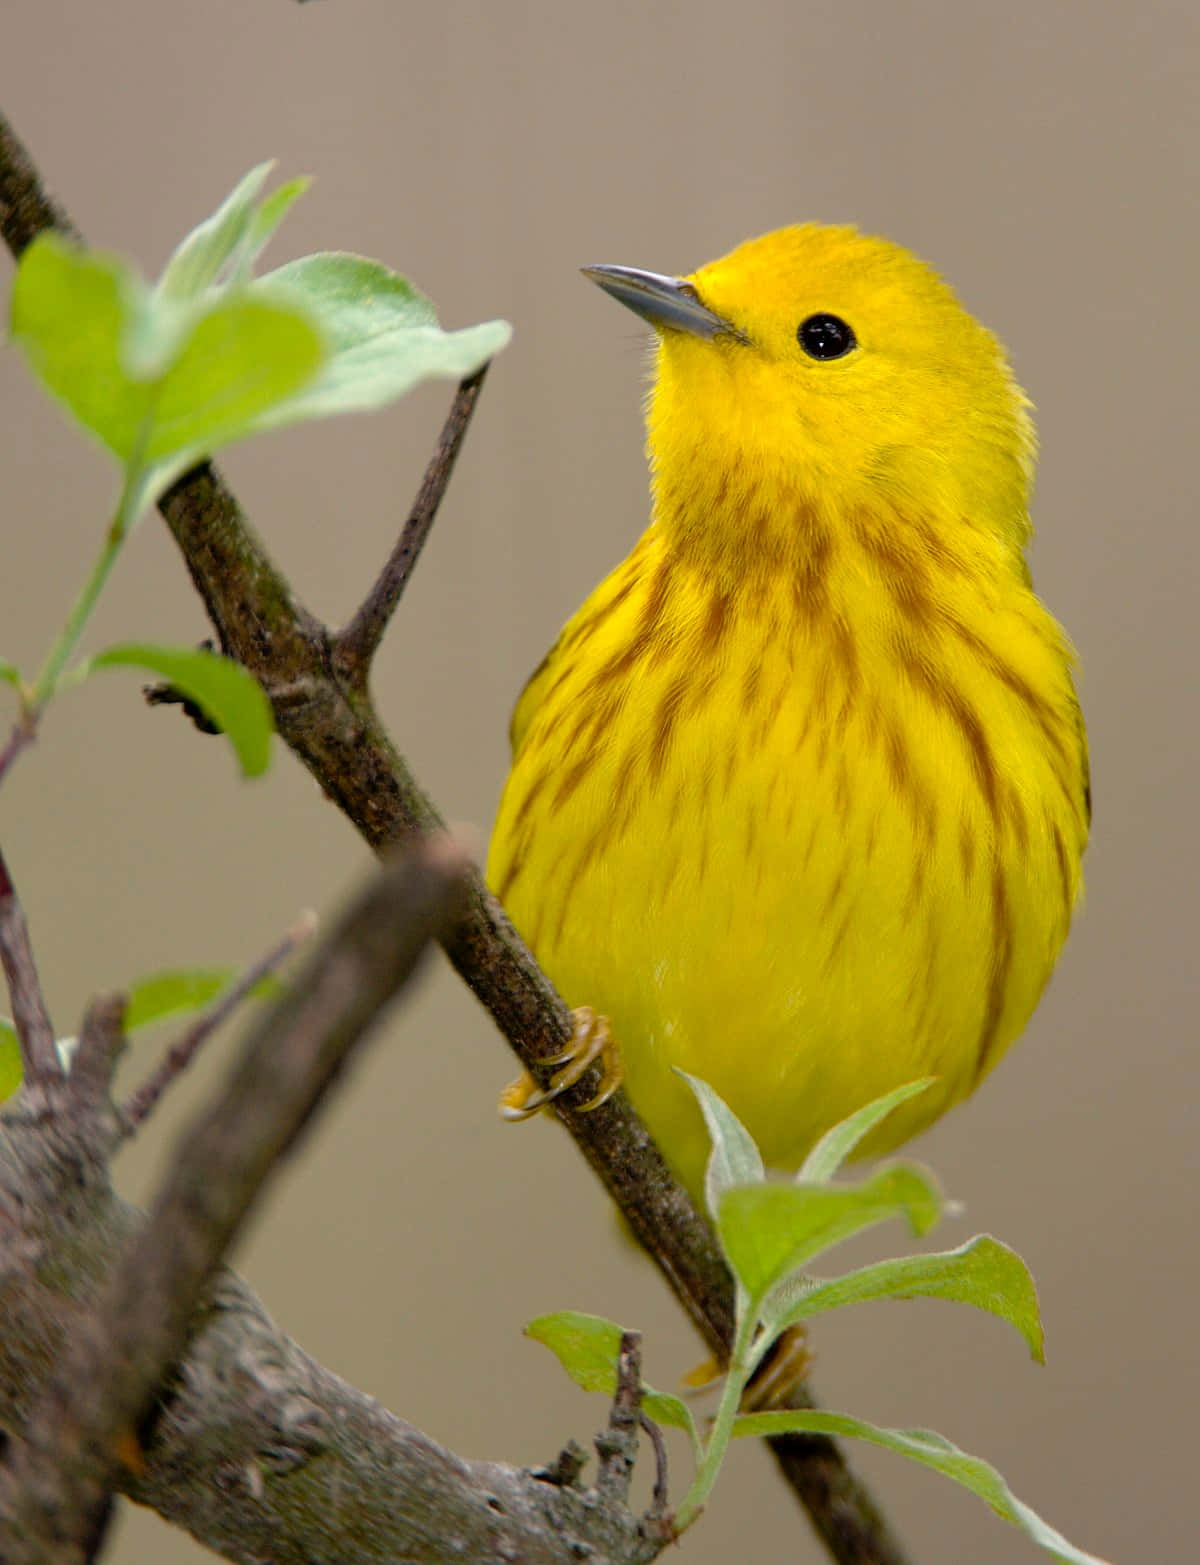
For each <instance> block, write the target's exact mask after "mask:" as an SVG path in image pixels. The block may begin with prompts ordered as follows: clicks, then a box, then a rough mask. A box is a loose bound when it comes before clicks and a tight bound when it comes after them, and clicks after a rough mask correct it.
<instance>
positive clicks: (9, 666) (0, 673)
mask: <svg viewBox="0 0 1200 1565" xmlns="http://www.w3.org/2000/svg"><path fill="white" fill-rule="evenodd" d="M0 679H2V680H4V682H5V683H6V684H9V685H15V686H16V688H17V689H18V690H19V689H20V688H21V670H20V669H19V668H18V667H17V665H16V664H15V663H10V662H9V661H8V659H7V658H0Z"/></svg>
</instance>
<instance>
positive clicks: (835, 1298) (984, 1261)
mask: <svg viewBox="0 0 1200 1565" xmlns="http://www.w3.org/2000/svg"><path fill="white" fill-rule="evenodd" d="M872 1299H948V1300H950V1301H951V1302H952V1303H956V1304H970V1305H973V1306H974V1307H975V1308H976V1309H980V1310H987V1311H988V1312H989V1313H990V1314H992V1315H998V1316H1000V1318H1001V1319H1002V1320H1006V1321H1008V1323H1009V1324H1010V1325H1011V1326H1014V1327H1015V1328H1016V1330H1017V1331H1019V1332H1020V1334H1021V1336H1022V1337H1024V1339H1025V1341H1026V1342H1027V1343H1028V1345H1029V1351H1030V1353H1031V1354H1032V1355H1033V1357H1034V1358H1035V1359H1036V1360H1037V1361H1038V1363H1039V1364H1040V1363H1042V1362H1043V1360H1044V1356H1045V1355H1044V1334H1043V1330H1042V1320H1041V1313H1040V1311H1039V1310H1038V1299H1037V1289H1036V1288H1035V1286H1034V1282H1033V1278H1032V1276H1031V1275H1030V1273H1029V1268H1028V1267H1027V1266H1026V1265H1025V1262H1024V1261H1023V1260H1022V1259H1021V1257H1020V1256H1019V1255H1018V1254H1017V1253H1016V1251H1015V1250H1010V1249H1009V1247H1008V1246H1007V1245H1006V1244H1001V1243H1000V1241H999V1240H998V1239H993V1238H992V1237H991V1236H990V1235H989V1234H980V1235H978V1236H977V1237H976V1238H974V1239H971V1240H968V1242H967V1243H966V1244H964V1245H960V1246H959V1248H958V1249H956V1250H946V1251H943V1252H941V1253H939V1254H937V1255H911V1256H902V1257H900V1258H899V1259H896V1260H889V1261H880V1262H878V1263H877V1264H876V1265H874V1266H864V1267H862V1268H861V1269H860V1270H858V1271H854V1272H848V1273H847V1274H846V1276H844V1277H835V1278H832V1279H830V1280H829V1281H827V1282H821V1281H815V1280H813V1279H811V1278H805V1279H802V1280H801V1281H800V1282H799V1284H798V1286H796V1287H794V1288H793V1287H792V1284H791V1281H790V1280H785V1281H784V1282H783V1283H782V1284H780V1287H779V1289H778V1290H776V1291H775V1292H773V1293H772V1294H771V1296H770V1298H769V1299H768V1300H767V1302H766V1304H765V1305H764V1307H763V1314H764V1317H766V1318H767V1319H768V1321H769V1327H770V1329H771V1330H772V1331H773V1332H779V1331H784V1330H786V1328H787V1327H788V1326H795V1325H798V1324H799V1322H800V1321H803V1320H809V1319H811V1318H812V1317H813V1316H814V1315H823V1314H825V1313H826V1312H827V1311H829V1310H835V1309H840V1308H841V1307H842V1306H843V1305H846V1304H865V1303H867V1302H868V1301H870V1300H872Z"/></svg>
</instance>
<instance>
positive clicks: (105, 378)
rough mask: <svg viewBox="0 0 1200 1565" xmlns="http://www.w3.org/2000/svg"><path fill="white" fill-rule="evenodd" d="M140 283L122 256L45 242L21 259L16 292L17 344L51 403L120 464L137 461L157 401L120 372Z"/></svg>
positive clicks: (55, 239)
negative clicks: (59, 405)
mask: <svg viewBox="0 0 1200 1565" xmlns="http://www.w3.org/2000/svg"><path fill="white" fill-rule="evenodd" d="M146 300H147V289H146V285H145V283H144V282H143V281H142V279H141V277H139V276H138V274H137V273H136V271H134V269H133V268H132V267H131V266H129V265H127V264H126V262H125V261H123V260H122V259H121V258H120V257H119V256H116V255H109V254H106V253H105V252H104V251H100V250H92V251H83V250H80V249H79V248H78V246H76V245H73V244H72V243H71V242H70V241H69V240H67V239H64V238H63V237H62V236H61V235H59V234H54V233H44V234H40V235H39V236H38V237H37V238H36V239H35V240H34V241H33V243H32V244H31V245H30V246H29V247H28V249H27V250H26V251H25V254H24V255H23V256H22V257H21V264H20V266H19V267H18V268H17V276H16V281H15V282H14V284H13V292H12V316H11V327H12V336H13V340H14V342H16V343H17V345H18V346H19V347H20V348H21V349H22V350H23V351H24V353H25V355H26V357H27V358H28V359H29V362H30V365H31V367H32V368H33V370H34V372H35V374H36V375H37V376H38V378H39V379H40V380H41V381H42V383H43V385H44V386H45V387H46V389H47V390H48V391H49V392H50V393H51V395H52V396H54V397H56V398H58V400H59V401H60V402H62V403H63V404H64V406H65V407H66V408H67V409H68V410H69V411H70V412H71V413H72V414H73V415H74V417H75V418H76V419H78V421H79V422H80V423H81V424H82V425H83V426H84V427H85V428H86V429H89V430H90V431H91V432H92V434H94V435H95V436H96V437H97V438H98V439H99V440H101V441H102V442H103V443H104V444H105V445H106V446H107V447H108V448H109V450H110V451H111V452H112V453H113V455H114V456H115V457H116V458H117V460H118V461H119V462H121V463H122V464H124V463H127V462H128V461H129V460H130V459H131V457H132V456H133V453H134V450H135V448H136V446H137V442H138V437H139V435H140V433H141V431H142V430H143V428H144V427H145V425H146V422H147V419H148V418H149V414H150V404H151V400H152V396H153V392H152V388H151V387H150V386H149V385H145V384H137V383H134V382H131V381H130V380H129V378H128V376H127V375H126V374H125V372H124V370H123V368H122V364H121V338H122V334H123V332H124V329H125V325H126V323H127V321H129V320H130V319H132V318H133V316H134V315H136V314H139V313H141V312H142V311H143V310H144V309H145V308H146V307H147V303H146Z"/></svg>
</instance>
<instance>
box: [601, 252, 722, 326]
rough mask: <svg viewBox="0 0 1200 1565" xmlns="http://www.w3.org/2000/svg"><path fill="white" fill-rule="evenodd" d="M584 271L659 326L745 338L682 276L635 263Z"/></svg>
mask: <svg viewBox="0 0 1200 1565" xmlns="http://www.w3.org/2000/svg"><path fill="white" fill-rule="evenodd" d="M582 271H583V275H584V276H585V277H590V278H591V280H592V281H593V282H594V283H599V285H600V287H601V288H603V289H604V291H605V293H610V294H612V296H613V298H614V299H616V300H618V301H619V302H620V303H621V304H624V305H627V306H628V307H629V309H631V310H632V311H633V313H634V314H635V315H640V316H641V317H642V319H643V320H645V321H649V322H650V324H651V326H653V327H655V328H656V329H661V330H664V331H686V332H690V333H691V335H692V336H693V337H706V338H713V337H734V338H736V339H737V340H738V341H739V342H745V341H746V336H745V333H744V332H741V331H739V330H738V328H737V327H736V326H734V325H733V324H732V323H731V322H729V321H727V320H725V319H724V318H723V317H722V316H720V315H717V314H716V313H715V312H714V311H713V310H710V309H709V308H708V306H707V305H706V304H702V303H701V301H700V295H699V294H698V293H697V292H696V290H695V288H693V286H692V285H691V283H689V282H686V281H685V280H684V279H683V278H682V277H664V276H662V275H661V274H660V273H658V272H639V271H638V270H637V268H636V267H633V266H585V267H583V268H582Z"/></svg>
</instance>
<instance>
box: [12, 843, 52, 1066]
mask: <svg viewBox="0 0 1200 1565" xmlns="http://www.w3.org/2000/svg"><path fill="white" fill-rule="evenodd" d="M0 964H3V967H4V976H5V979H6V980H7V982H8V995H9V999H10V1001H11V1002H12V1013H13V1024H14V1025H15V1027H16V1029H17V1041H18V1042H19V1043H20V1046H21V1073H22V1077H23V1079H24V1084H25V1086H26V1087H27V1088H29V1087H44V1086H46V1085H47V1084H48V1083H50V1082H54V1081H61V1080H62V1075H63V1068H62V1065H61V1063H60V1062H59V1058H58V1050H57V1049H56V1048H55V1047H54V1024H53V1022H51V1020H50V1013H49V1011H48V1010H47V1009H46V1000H45V996H44V995H43V993H42V984H41V980H40V979H39V978H38V971H37V965H36V964H35V962H34V960H33V947H32V946H31V945H30V943H29V927H28V925H27V924H26V922H25V913H24V910H23V909H22V907H21V901H20V898H19V897H18V896H17V889H16V887H15V886H14V885H13V883H12V876H11V875H10V874H9V872H8V865H7V864H6V863H5V861H4V854H3V853H2V852H0Z"/></svg>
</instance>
